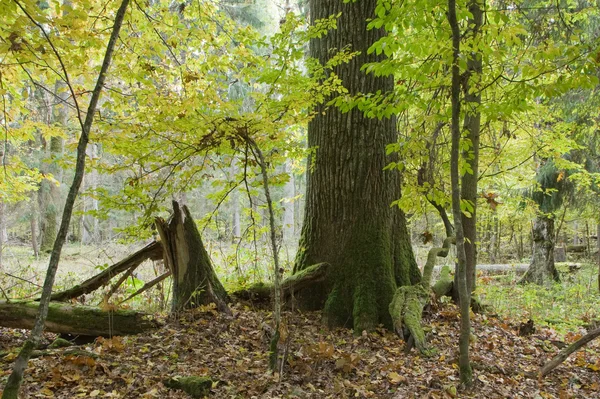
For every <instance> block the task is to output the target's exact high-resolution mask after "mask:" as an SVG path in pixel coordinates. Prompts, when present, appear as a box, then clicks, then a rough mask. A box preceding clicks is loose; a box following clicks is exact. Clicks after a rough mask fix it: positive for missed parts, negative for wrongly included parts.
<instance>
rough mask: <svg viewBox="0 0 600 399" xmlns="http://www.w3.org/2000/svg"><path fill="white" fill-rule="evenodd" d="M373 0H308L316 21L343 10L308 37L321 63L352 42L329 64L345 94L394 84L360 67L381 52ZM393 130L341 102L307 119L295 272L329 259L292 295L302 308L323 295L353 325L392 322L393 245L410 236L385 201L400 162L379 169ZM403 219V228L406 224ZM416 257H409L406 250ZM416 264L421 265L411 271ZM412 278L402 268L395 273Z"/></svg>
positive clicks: (333, 313) (340, 321) (331, 313)
mask: <svg viewBox="0 0 600 399" xmlns="http://www.w3.org/2000/svg"><path fill="white" fill-rule="evenodd" d="M376 5H377V0H361V1H358V2H347V3H345V2H343V1H342V0H310V1H309V6H310V17H311V21H312V22H314V21H316V20H318V19H321V18H327V17H329V16H331V15H336V14H338V13H341V16H340V18H338V25H337V29H333V30H331V31H329V32H328V33H327V34H326V35H324V36H323V37H321V38H315V39H313V40H311V43H310V54H311V56H313V57H315V58H316V59H318V60H319V61H320V62H321V63H325V62H326V61H327V60H328V59H329V58H330V57H331V56H332V52H335V51H337V50H340V49H343V48H346V47H348V46H349V47H350V50H351V51H360V54H359V55H357V56H355V57H354V58H352V60H351V61H350V62H349V63H348V64H342V65H339V66H337V67H336V68H335V71H334V72H335V73H336V74H337V76H339V77H340V78H341V79H342V81H343V83H344V86H345V87H346V88H347V89H348V92H349V93H348V95H350V96H353V95H357V94H359V93H375V92H378V91H381V92H383V93H387V92H390V91H393V88H394V80H393V76H387V77H381V76H379V77H377V76H374V75H373V74H365V72H364V71H362V70H361V67H362V66H363V65H364V64H365V63H367V62H376V61H380V60H381V59H382V56H377V55H376V54H375V53H372V54H368V53H367V49H368V48H369V47H370V46H371V45H372V44H373V43H374V42H375V41H376V40H378V39H379V38H381V37H382V36H383V34H384V33H385V32H384V31H383V30H382V29H370V30H368V29H367V22H366V21H367V19H368V18H372V17H373V16H374V12H375V7H376ZM395 140H396V123H395V119H393V118H391V119H387V118H382V119H377V118H367V117H365V116H364V114H363V111H361V110H358V109H356V108H354V109H352V110H350V111H349V112H341V111H340V110H339V109H337V108H336V107H326V106H321V107H320V108H319V109H318V112H316V113H315V118H314V119H313V120H312V121H311V122H310V123H309V126H308V147H309V148H316V154H314V155H311V156H310V159H309V167H308V168H307V169H308V172H307V192H306V207H305V214H304V225H303V227H302V231H301V238H300V242H299V250H298V254H297V258H296V263H295V266H294V273H298V272H300V271H302V270H304V269H306V268H308V267H310V266H311V265H315V264H318V263H322V262H326V263H329V264H330V265H331V273H330V275H329V278H328V279H327V281H326V282H325V283H322V284H316V285H315V286H314V287H312V288H309V289H306V290H303V292H302V293H301V295H300V296H299V297H297V303H298V305H299V306H301V307H304V308H313V309H315V308H319V307H322V306H323V305H324V312H323V317H324V321H325V322H326V324H328V325H329V326H330V327H333V326H347V327H353V328H354V331H355V332H356V333H360V332H361V331H363V330H371V329H373V328H375V327H377V325H379V324H384V325H385V326H387V327H391V324H392V323H391V316H390V314H389V310H388V306H389V304H390V302H391V300H392V297H393V295H394V292H395V289H396V282H395V281H394V270H395V269H397V270H403V271H404V273H406V271H408V270H409V268H410V267H411V266H410V264H409V265H406V266H405V265H402V266H398V267H397V268H396V267H395V265H394V262H395V261H398V262H402V261H406V260H407V259H409V258H410V257H411V255H412V251H411V252H410V253H397V254H395V253H394V251H395V249H396V248H397V247H399V245H397V244H398V242H399V241H400V242H402V241H403V240H405V241H404V242H403V244H404V245H406V246H410V242H409V241H408V240H409V237H408V236H406V235H400V236H399V235H398V234H403V233H404V234H406V226H394V223H395V222H397V223H402V222H403V221H404V219H403V218H402V217H397V218H396V216H395V215H394V214H396V213H398V212H399V211H398V209H397V208H395V209H394V208H391V207H390V204H391V203H392V201H393V200H395V199H397V198H398V195H399V186H397V184H399V182H398V178H397V175H396V173H397V171H384V170H383V168H384V167H385V166H386V165H387V163H388V162H389V161H390V160H391V159H388V158H387V157H386V152H385V146H386V145H387V144H389V143H392V142H394V141H395ZM402 227H404V231H402V230H403V229H402ZM410 260H411V261H412V262H414V259H410ZM414 272H415V274H417V273H418V270H416V271H414ZM401 277H402V278H403V280H406V281H408V280H409V277H408V276H396V279H399V278H401Z"/></svg>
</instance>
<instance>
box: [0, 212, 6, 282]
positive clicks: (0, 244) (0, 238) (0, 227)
mask: <svg viewBox="0 0 600 399" xmlns="http://www.w3.org/2000/svg"><path fill="white" fill-rule="evenodd" d="M5 207H6V205H5V204H4V202H2V201H1V200H0V271H2V270H4V265H3V263H2V258H3V257H2V254H3V252H4V241H5V240H4V231H5V223H6V218H5V216H4V208H5Z"/></svg>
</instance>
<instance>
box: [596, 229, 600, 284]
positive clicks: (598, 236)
mask: <svg viewBox="0 0 600 399" xmlns="http://www.w3.org/2000/svg"><path fill="white" fill-rule="evenodd" d="M596 248H597V249H598V253H597V254H596V256H597V257H598V291H600V223H598V224H597V225H596Z"/></svg>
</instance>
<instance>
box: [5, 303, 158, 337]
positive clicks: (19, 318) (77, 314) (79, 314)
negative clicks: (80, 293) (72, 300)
mask: <svg viewBox="0 0 600 399" xmlns="http://www.w3.org/2000/svg"><path fill="white" fill-rule="evenodd" d="M38 307H39V303H37V302H20V301H19V302H6V301H0V326H2V327H9V328H26V329H32V328H33V327H34V325H35V317H36V314H37V309H38ZM156 327H158V324H157V323H156V322H155V321H153V320H151V319H149V318H147V315H146V314H144V313H139V312H134V311H132V310H111V311H104V310H101V309H99V308H94V307H90V306H72V305H67V304H64V303H51V304H50V306H49V308H48V317H47V318H46V320H45V322H44V328H45V330H46V331H50V332H54V333H59V334H73V335H92V336H103V337H109V336H114V335H130V334H138V333H141V332H143V331H146V330H149V329H153V328H156Z"/></svg>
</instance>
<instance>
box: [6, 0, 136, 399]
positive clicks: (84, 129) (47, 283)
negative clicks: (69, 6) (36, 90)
mask: <svg viewBox="0 0 600 399" xmlns="http://www.w3.org/2000/svg"><path fill="white" fill-rule="evenodd" d="M128 4H129V0H123V1H122V2H121V5H120V6H119V9H118V11H117V14H116V16H115V22H114V25H113V29H112V32H111V35H110V39H109V41H108V45H107V46H106V53H105V55H104V60H103V61H102V66H101V67H100V72H99V74H98V80H97V81H96V86H95V87H94V90H93V91H92V95H91V98H90V103H89V106H88V108H87V113H86V114H85V119H82V118H83V116H82V114H81V112H80V110H79V105H78V103H77V97H76V95H75V91H74V89H73V87H72V86H71V84H70V80H69V75H68V73H67V70H66V69H65V66H64V63H63V61H62V59H61V57H60V54H59V53H58V51H57V50H56V48H55V47H54V45H53V44H52V42H51V41H50V38H49V36H48V34H47V33H46V31H45V28H44V26H43V25H41V24H40V23H39V22H37V21H35V20H34V19H33V18H32V17H31V16H30V15H29V14H28V13H27V11H26V9H25V8H23V6H22V5H21V4H20V3H18V2H17V5H18V7H19V8H20V10H21V11H22V12H23V13H24V14H25V15H26V16H27V17H28V18H29V20H30V21H31V22H32V23H33V24H34V25H36V26H37V28H39V29H40V30H41V31H42V34H43V35H44V36H45V37H46V39H47V40H48V43H49V44H50V45H51V47H52V51H53V53H54V55H55V56H56V58H57V60H58V61H59V63H60V65H61V72H62V74H63V76H62V78H63V79H65V81H66V82H65V83H67V85H68V86H69V90H70V91H71V94H72V95H73V101H75V104H76V107H77V110H78V115H77V117H78V119H79V122H80V125H81V135H80V136H79V142H78V143H77V159H76V161H75V176H74V177H73V182H72V183H71V187H70V188H69V193H68V194H67V200H66V201H65V207H64V209H63V215H62V220H61V224H60V229H59V230H58V235H57V236H56V241H54V246H53V248H52V253H51V255H50V262H49V264H48V271H47V272H46V279H45V280H44V286H43V288H42V297H41V299H40V304H39V310H38V313H37V316H36V320H35V325H34V327H33V330H32V331H31V334H30V335H29V338H28V339H27V341H26V342H25V344H24V345H23V348H22V349H21V352H19V356H18V357H17V359H16V360H15V364H14V366H13V371H12V373H11V375H10V376H9V377H8V381H7V383H6V386H5V388H4V391H3V393H2V399H17V396H18V393H19V388H20V386H21V382H22V380H23V373H24V371H25V368H26V367H27V362H28V361H29V357H30V356H31V352H32V351H33V350H34V349H35V348H36V347H37V346H38V344H39V341H40V338H41V336H42V332H43V331H44V324H45V321H46V317H47V315H48V307H49V304H50V295H51V294H52V286H53V285H54V279H55V277H56V270H57V269H58V262H59V260H60V254H61V252H62V248H63V245H64V243H65V240H66V238H67V233H68V231H69V224H70V222H71V215H72V213H73V205H74V204H75V199H76V198H77V193H78V192H79V187H80V186H81V181H82V179H83V175H84V173H85V149H86V147H87V144H88V141H89V139H90V130H91V128H92V124H93V122H94V115H95V113H96V107H97V105H98V100H99V99H100V94H101V93H102V88H103V86H104V81H105V80H106V73H107V72H108V68H109V66H110V62H111V59H112V54H113V51H114V48H115V44H116V42H117V38H118V37H119V32H120V30H121V25H122V23H123V19H124V18H125V10H127V6H128Z"/></svg>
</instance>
